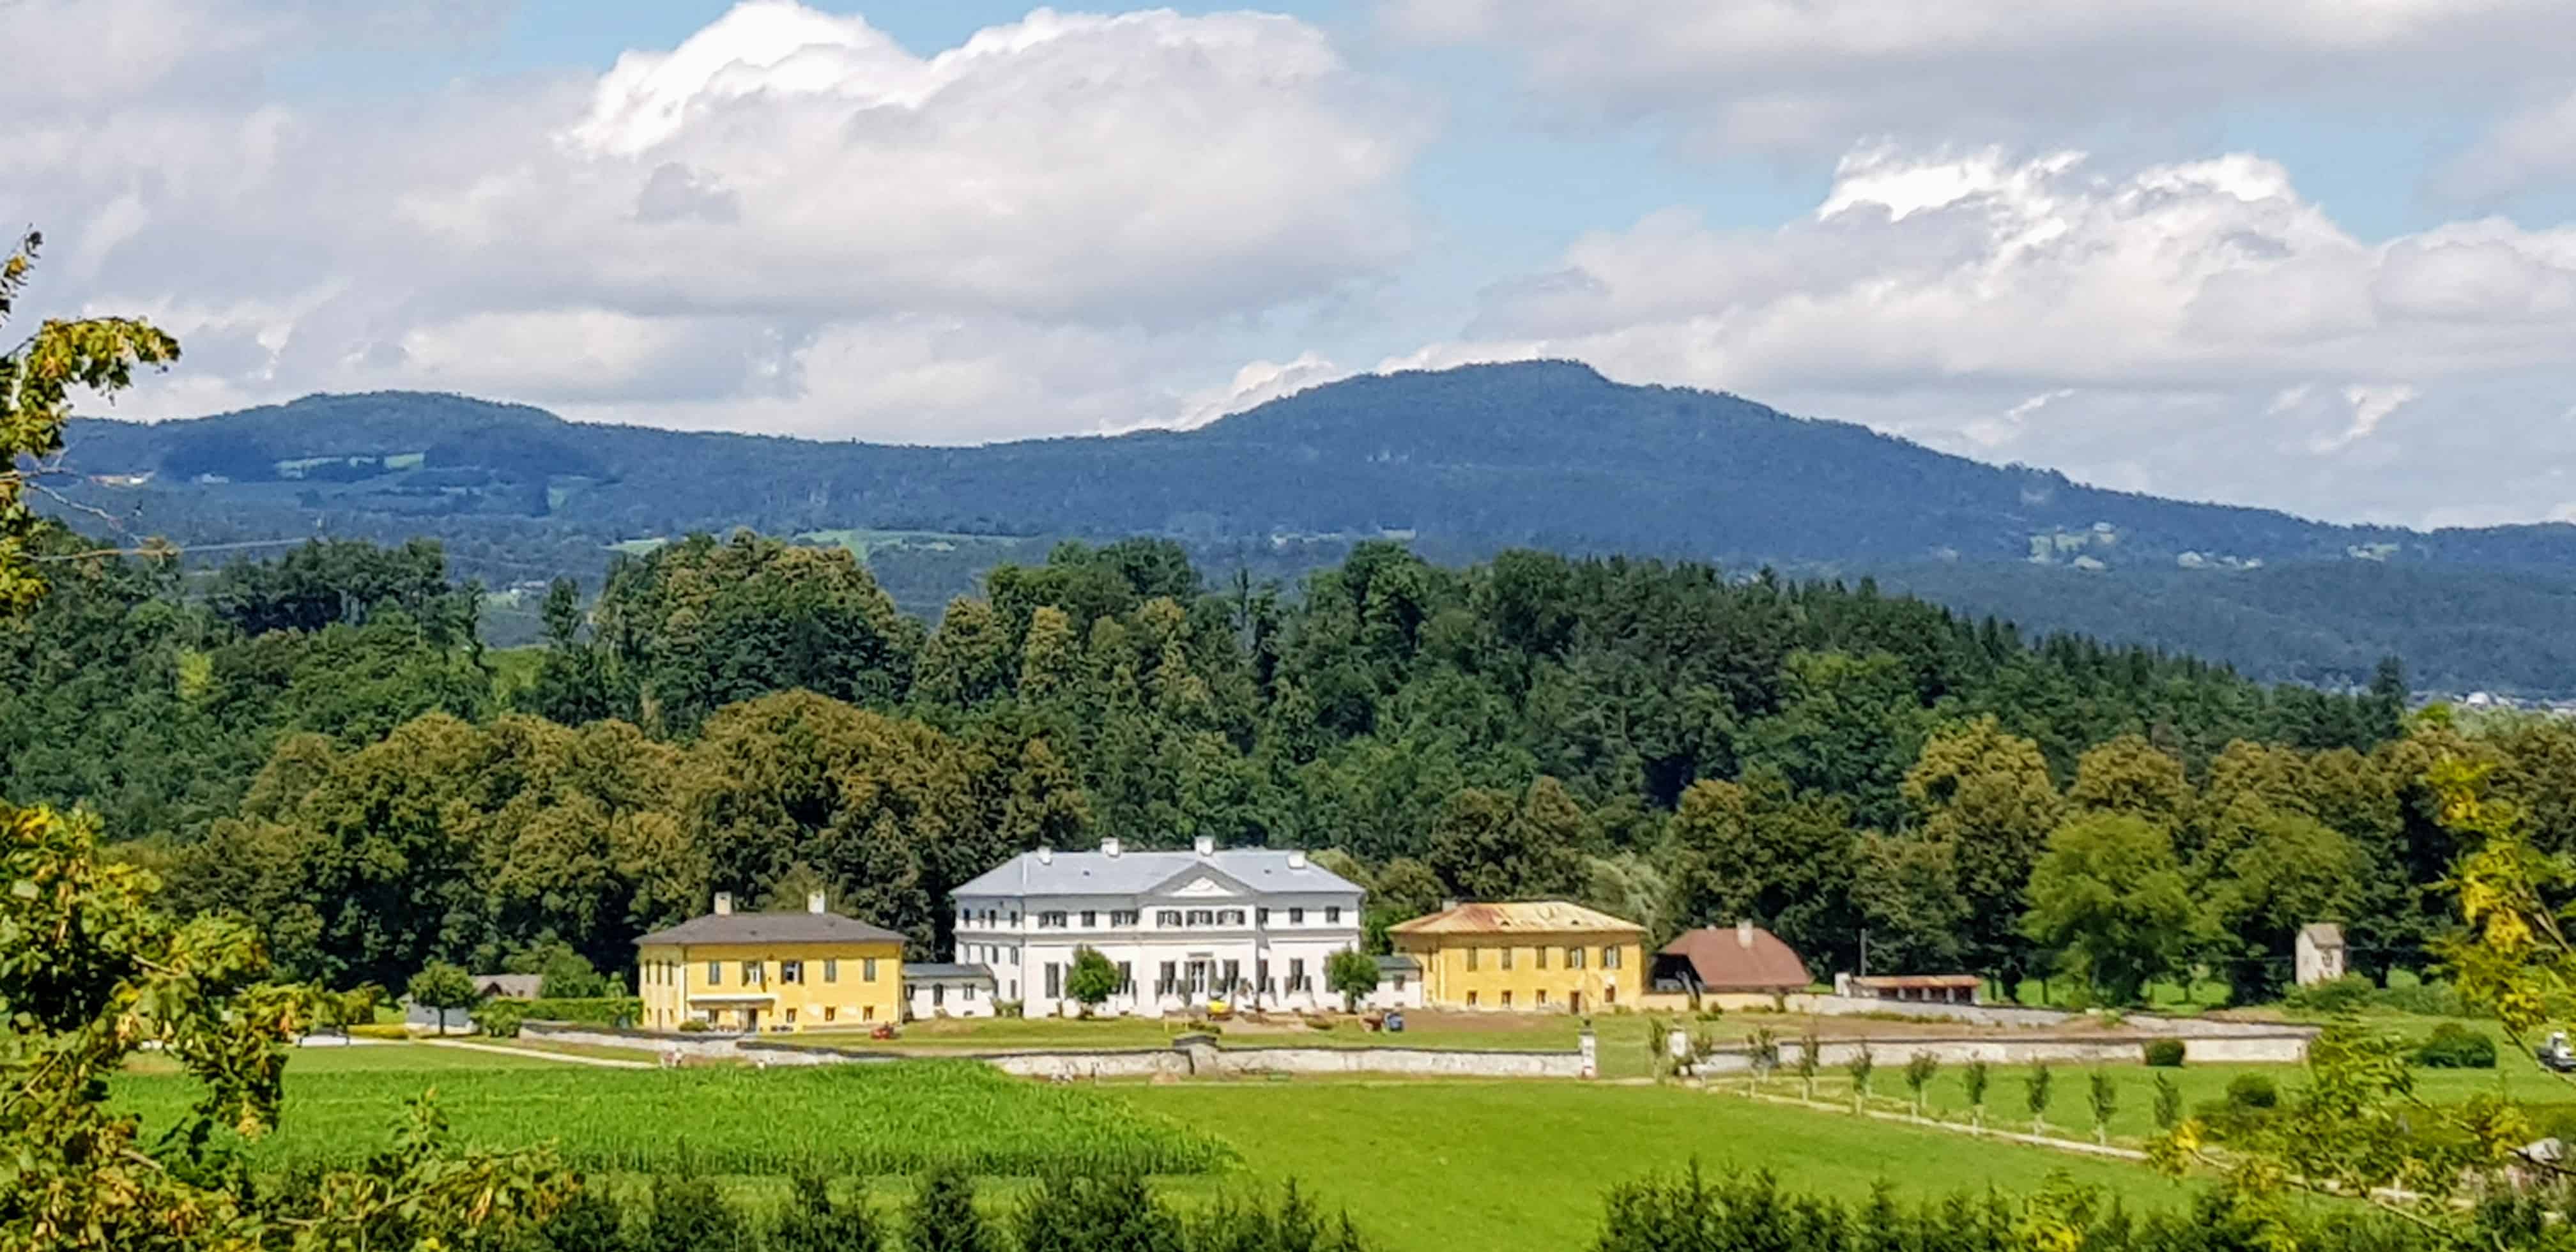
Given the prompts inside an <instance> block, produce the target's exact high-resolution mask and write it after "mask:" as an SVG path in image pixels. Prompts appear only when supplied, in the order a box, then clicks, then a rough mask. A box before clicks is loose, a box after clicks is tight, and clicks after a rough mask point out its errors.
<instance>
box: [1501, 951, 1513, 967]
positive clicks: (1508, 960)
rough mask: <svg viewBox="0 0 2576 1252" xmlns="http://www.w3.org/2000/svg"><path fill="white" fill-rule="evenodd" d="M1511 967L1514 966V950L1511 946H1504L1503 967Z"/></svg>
mask: <svg viewBox="0 0 2576 1252" xmlns="http://www.w3.org/2000/svg"><path fill="white" fill-rule="evenodd" d="M1511 967H1512V950H1511V949H1510V948H1508V947H1506V948H1504V949H1503V968H1504V969H1510V968H1511Z"/></svg>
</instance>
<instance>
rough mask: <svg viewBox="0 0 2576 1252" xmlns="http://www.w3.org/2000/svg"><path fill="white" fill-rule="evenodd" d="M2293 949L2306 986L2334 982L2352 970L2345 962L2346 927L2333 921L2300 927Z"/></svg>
mask: <svg viewBox="0 0 2576 1252" xmlns="http://www.w3.org/2000/svg"><path fill="white" fill-rule="evenodd" d="M2292 946H2293V948H2294V953H2293V955H2294V956H2295V958H2296V970H2297V974H2298V983H2299V985H2300V986H2302V987H2307V986H2313V985H2315V984H2317V983H2321V982H2332V981H2334V980H2335V979H2338V978H2341V977H2343V976H2344V975H2345V974H2346V973H2347V972H2349V971H2350V968H2351V967H2350V966H2349V965H2347V964H2345V961H2344V942H2343V927H2341V926H2337V925H2335V924H2334V923H2333V922H2310V923H2309V924H2307V925H2305V926H2301V927H2299V937H2298V939H2297V941H2296V942H2295V943H2294V944H2293V945H2292Z"/></svg>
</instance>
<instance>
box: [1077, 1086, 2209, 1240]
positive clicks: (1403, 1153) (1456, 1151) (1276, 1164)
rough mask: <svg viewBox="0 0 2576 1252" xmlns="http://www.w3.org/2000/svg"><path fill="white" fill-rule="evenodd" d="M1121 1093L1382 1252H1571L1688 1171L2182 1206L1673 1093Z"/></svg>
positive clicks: (1822, 1185) (1832, 1186) (2059, 1159)
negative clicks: (1692, 1166)
mask: <svg viewBox="0 0 2576 1252" xmlns="http://www.w3.org/2000/svg"><path fill="white" fill-rule="evenodd" d="M1120 1094H1121V1095H1122V1096H1123V1098H1125V1099H1128V1100H1130V1101H1133V1102H1134V1103H1135V1104H1136V1105H1137V1106H1138V1107H1141V1108H1144V1109H1147V1110H1151V1111H1154V1112H1158V1113H1164V1114H1168V1115H1170V1116H1171V1117H1173V1118H1175V1119H1178V1120H1181V1121H1184V1122H1187V1123H1189V1124H1192V1125H1196V1126H1201V1127H1205V1128H1208V1129H1211V1130H1214V1131H1215V1132H1216V1133H1217V1134H1218V1135H1219V1136H1221V1137H1222V1138H1224V1139H1225V1140H1226V1141H1227V1142H1229V1143H1231V1144H1233V1145H1234V1148H1235V1150H1236V1151H1237V1152H1238V1153H1240V1154H1241V1155H1242V1156H1243V1158H1244V1160H1245V1162H1246V1163H1247V1165H1248V1168H1249V1170H1250V1172H1251V1173H1252V1174H1253V1175H1255V1176H1257V1177H1259V1178H1260V1179H1262V1180H1263V1181H1264V1183H1265V1184H1266V1185H1272V1186H1275V1185H1277V1183H1278V1181H1279V1180H1281V1179H1283V1178H1287V1177H1292V1176H1293V1177H1295V1178H1297V1179H1299V1180H1300V1182H1301V1183H1302V1184H1303V1185H1305V1186H1306V1187H1308V1188H1309V1189H1310V1190H1311V1191H1312V1192H1313V1193H1314V1194H1315V1195H1316V1197H1317V1198H1318V1199H1319V1200H1320V1201H1321V1202H1322V1203H1323V1204H1324V1205H1325V1207H1326V1208H1327V1209H1328V1210H1330V1209H1335V1208H1347V1209H1348V1210H1349V1211H1350V1213H1351V1217H1352V1219H1353V1220H1354V1221H1356V1222H1357V1223H1359V1224H1360V1225H1361V1227H1362V1228H1363V1229H1365V1230H1366V1231H1367V1232H1368V1233H1369V1234H1370V1235H1371V1236H1373V1237H1374V1238H1376V1239H1377V1240H1378V1241H1379V1243H1380V1244H1381V1245H1382V1246H1383V1247H1385V1248H1387V1249H1389V1250H1390V1252H1411V1250H1413V1249H1420V1250H1421V1252H1435V1250H1438V1252H1447V1250H1450V1249H1460V1248H1477V1249H1487V1250H1490V1252H1509V1250H1518V1249H1528V1250H1529V1252H1541V1250H1542V1249H1543V1250H1545V1252H1563V1250H1564V1249H1569V1248H1579V1247H1582V1246H1584V1244H1585V1243H1586V1242H1587V1241H1588V1240H1589V1239H1590V1237H1591V1236H1592V1234H1593V1233H1594V1231H1595V1229H1596V1228H1597V1226H1598V1223H1599V1221H1600V1217H1601V1196H1602V1192H1603V1191H1604V1190H1605V1189H1606V1188H1608V1187H1610V1186H1612V1185H1613V1184H1616V1183H1619V1182H1623V1181H1626V1180H1628V1179H1631V1178H1635V1177H1637V1176H1639V1175H1641V1174H1644V1173H1647V1172H1649V1171H1652V1170H1657V1169H1679V1168H1682V1167H1684V1166H1686V1165H1688V1164H1689V1163H1690V1161H1691V1160H1692V1159H1694V1158H1697V1159H1698V1160H1699V1161H1700V1162H1701V1163H1702V1164H1703V1165H1705V1166H1707V1167H1709V1168H1712V1169H1716V1168H1722V1167H1757V1166H1758V1167H1765V1168H1769V1169H1771V1170H1772V1171H1774V1172H1775V1173H1777V1174H1778V1175H1779V1176H1780V1177H1781V1179H1782V1180H1783V1181H1784V1183H1786V1185H1787V1186H1788V1187H1790V1188H1791V1189H1793V1190H1801V1191H1814V1192H1820V1193H1830V1194H1834V1195H1840V1196H1846V1197H1850V1196H1859V1195H1863V1194H1866V1193H1867V1191H1868V1190H1869V1188H1870V1187H1871V1186H1873V1185H1874V1184H1876V1183H1878V1182H1879V1181H1881V1180H1885V1181H1887V1182H1889V1183H1891V1184H1893V1185H1895V1186H1896V1187H1898V1188H1899V1189H1900V1190H1902V1191H1905V1192H1907V1193H1910V1194H1914V1195H1941V1194H1946V1193H1948V1192H1951V1191H1957V1190H1961V1189H1981V1188H1984V1187H1987V1186H1996V1187H2002V1188H2006V1189H2011V1190H2027V1189H2031V1188H2035V1187H2037V1186H2039V1185H2040V1184H2041V1183H2042V1182H2044V1181H2046V1180H2047V1178H2048V1177H2049V1175H2050V1174H2052V1173H2058V1172H2063V1173H2064V1174H2066V1175H2067V1176H2069V1177H2071V1178H2073V1179H2075V1180H2076V1181H2078V1182H2083V1183H2089V1184H2093V1185H2097V1186H2100V1187H2103V1188H2106V1189H2109V1190H2111V1191H2113V1192H2116V1193H2117V1194H2119V1195H2121V1196H2123V1197H2126V1198H2127V1199H2129V1200H2131V1201H2132V1202H2137V1203H2169V1202H2173V1201H2175V1200H2176V1199H2178V1198H2179V1196H2180V1192H2179V1191H2178V1189H2177V1188H2176V1187H2175V1186H2174V1185H2173V1184H2171V1183H2168V1182H2165V1181H2163V1180H2162V1179H2159V1178H2157V1177H2156V1176H2155V1175H2153V1174H2151V1173H2149V1172H2148V1171H2147V1170H2146V1168H2145V1167H2143V1166H2138V1165H2129V1164H2124V1163H2120V1162H2112V1161H2099V1160H2092V1159H2087V1158H2084V1157H2079V1156H2073V1155H2069V1154H2065V1153H2059V1152H2052V1151H2049V1150H2047V1149H2042V1148H2028V1147H2019V1146H2013V1145H2008V1144H2001V1143H1995V1142H1991V1141H1986V1142H1981V1141H1978V1140H1974V1139H1970V1138H1967V1137H1965V1136H1962V1135H1958V1134H1954V1133H1951V1132H1947V1131H1939V1130H1929V1129H1918V1128H1914V1127H1909V1126H1904V1125H1899V1124H1890V1123H1886V1122H1880V1121H1872V1120H1864V1119H1859V1118H1854V1117H1850V1116H1847V1115H1841V1114H1834V1113H1823V1112H1815V1111H1810V1110H1806V1109H1800V1108H1795V1107H1786V1106H1782V1105H1778V1104H1761V1103H1755V1102H1753V1101H1749V1100H1744V1099H1741V1098H1737V1097H1730V1096H1724V1095H1717V1094H1711V1093H1707V1092H1702V1091H1695V1090H1691V1089H1687V1088H1680V1087H1656V1086H1645V1085H1634V1084H1617V1085H1611V1084H1599V1085H1582V1084H1574V1083H1529V1082H1520V1083H1510V1082H1491V1083H1487V1082H1413V1083H1351V1082H1291V1083H1275V1084H1250V1083H1237V1084H1214V1085H1204V1086H1187V1085H1183V1086H1161V1087H1131V1088H1124V1089H1122V1090H1121V1093H1120ZM1176 1185H1177V1186H1178V1187H1179V1189H1180V1190H1182V1191H1183V1192H1184V1193H1195V1192H1203V1191H1209V1190H1213V1189H1214V1188H1215V1187H1216V1186H1217V1185H1220V1184H1219V1183H1218V1182H1217V1181H1215V1180H1196V1181H1192V1182H1188V1183H1182V1184H1176Z"/></svg>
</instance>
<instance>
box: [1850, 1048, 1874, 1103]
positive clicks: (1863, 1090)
mask: <svg viewBox="0 0 2576 1252" xmlns="http://www.w3.org/2000/svg"><path fill="white" fill-rule="evenodd" d="M1843 1068H1844V1069H1845V1070H1848V1071H1850V1073H1851V1081H1852V1112H1855V1113H1857V1112H1860V1111H1861V1109H1863V1108H1864V1107H1866V1106H1867V1105H1868V1104H1869V1076H1870V1074H1871V1073H1873V1072H1874V1071H1876V1070H1877V1069H1878V1058H1877V1057H1875V1056H1872V1055H1871V1054H1870V1050H1869V1045H1868V1044H1866V1043H1864V1044H1862V1045H1860V1050H1859V1051H1857V1052H1854V1053H1852V1059H1851V1060H1849V1061H1847V1062H1845V1063H1844V1064H1843Z"/></svg>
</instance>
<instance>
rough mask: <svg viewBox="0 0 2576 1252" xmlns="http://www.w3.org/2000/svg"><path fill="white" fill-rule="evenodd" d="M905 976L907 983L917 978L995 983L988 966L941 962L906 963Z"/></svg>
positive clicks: (904, 966) (904, 967)
mask: <svg viewBox="0 0 2576 1252" xmlns="http://www.w3.org/2000/svg"><path fill="white" fill-rule="evenodd" d="M903 976H904V980H905V981H907V982H909V981H911V980H913V979H915V978H946V979H952V980H959V979H964V980H972V981H975V982H991V981H993V971H992V970H991V969H990V968H988V967H986V966H982V965H952V964H948V963H945V962H941V961H920V962H913V961H906V962H904V965H903Z"/></svg>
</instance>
